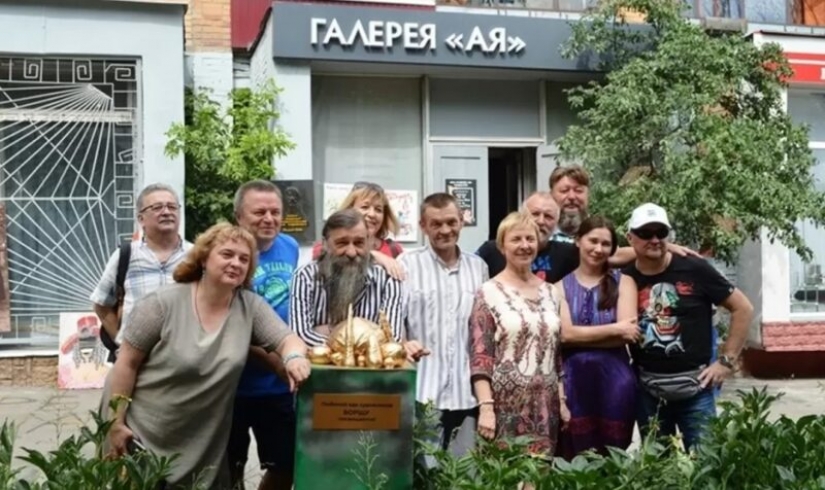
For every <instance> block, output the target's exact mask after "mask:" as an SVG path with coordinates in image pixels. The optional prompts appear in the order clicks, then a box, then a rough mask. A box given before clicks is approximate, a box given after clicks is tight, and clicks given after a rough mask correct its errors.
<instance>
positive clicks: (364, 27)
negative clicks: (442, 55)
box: [310, 17, 526, 54]
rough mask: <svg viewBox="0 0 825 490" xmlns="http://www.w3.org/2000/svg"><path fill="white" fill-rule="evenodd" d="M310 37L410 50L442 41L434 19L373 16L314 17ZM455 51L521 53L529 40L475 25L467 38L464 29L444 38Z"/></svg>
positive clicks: (500, 29)
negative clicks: (350, 19) (348, 21)
mask: <svg viewBox="0 0 825 490" xmlns="http://www.w3.org/2000/svg"><path fill="white" fill-rule="evenodd" d="M310 24H311V25H312V30H311V33H310V39H311V41H310V42H311V43H312V45H313V46H330V45H334V44H337V45H339V46H347V47H349V46H357V45H361V46H364V47H366V48H379V49H382V48H396V47H399V46H400V47H403V48H404V49H408V50H425V51H426V50H429V51H434V50H435V49H436V46H437V45H438V36H437V32H438V26H437V25H436V24H434V23H428V24H420V23H417V22H405V23H403V24H402V23H401V22H395V21H389V22H385V21H381V20H371V21H368V22H366V23H364V22H362V21H361V20H356V21H355V23H354V24H353V25H352V26H351V27H349V28H346V27H341V24H340V23H339V22H338V19H336V18H334V17H333V18H332V19H329V18H321V17H313V18H312V19H311V20H310ZM443 42H444V44H446V45H447V47H448V48H449V49H450V50H452V51H456V50H458V51H465V52H470V51H476V50H477V51H480V52H482V53H490V54H495V53H498V54H511V53H520V52H521V51H523V50H524V48H525V46H526V44H525V43H524V41H523V40H522V39H521V38H519V37H518V36H508V35H507V29H506V28H504V27H494V28H492V29H490V30H489V31H486V32H485V31H484V30H482V29H481V28H480V27H478V26H475V27H473V29H472V30H471V31H470V33H469V35H468V36H467V39H466V41H465V39H464V33H455V32H454V33H450V34H449V35H448V36H446V38H444V39H443Z"/></svg>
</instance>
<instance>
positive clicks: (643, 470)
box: [415, 388, 825, 490]
mask: <svg viewBox="0 0 825 490" xmlns="http://www.w3.org/2000/svg"><path fill="white" fill-rule="evenodd" d="M738 397H739V399H738V401H736V402H722V403H721V407H722V409H723V410H722V413H721V414H720V415H719V416H718V417H717V418H715V419H713V420H712V421H711V422H710V424H709V427H708V430H707V433H706V435H705V437H704V438H703V440H702V444H701V445H700V446H699V449H698V450H697V451H695V452H691V453H685V452H684V450H683V449H682V443H681V440H680V439H679V438H678V437H669V438H663V439H658V438H657V436H656V433H655V429H654V431H653V432H651V434H649V435H648V436H647V437H646V438H645V440H643V441H642V443H641V446H640V447H639V448H638V449H634V450H631V451H623V450H620V449H615V448H612V449H611V450H610V453H609V454H608V455H606V456H602V455H598V454H593V453H586V454H583V455H579V456H577V457H576V458H574V459H573V460H572V461H570V462H567V461H564V460H562V459H559V458H556V459H555V460H554V461H553V462H552V463H546V462H544V461H542V460H539V459H536V458H533V457H530V456H527V455H526V452H527V451H526V448H527V443H528V442H529V441H527V440H525V439H519V440H514V441H509V443H508V444H507V445H506V446H499V445H497V444H491V443H486V442H480V445H479V446H478V447H477V448H476V449H475V450H474V451H473V452H471V453H470V454H468V455H467V456H464V457H461V458H455V457H453V456H451V455H450V454H449V453H447V452H445V451H441V450H440V449H437V448H433V447H431V446H428V445H423V446H422V444H421V441H419V440H417V444H418V445H419V446H420V448H419V451H421V453H422V454H428V455H431V456H432V457H434V458H435V459H436V460H437V461H438V468H437V469H433V470H427V469H424V468H422V467H421V466H419V465H418V463H419V462H420V461H418V460H417V465H416V466H417V468H416V471H417V472H418V473H419V474H420V477H419V478H418V479H417V480H416V484H415V488H416V489H417V490H424V489H427V490H454V489H460V490H511V489H513V488H517V487H518V484H519V483H521V482H526V483H532V484H533V485H534V486H535V488H536V489H537V490H589V489H593V488H609V489H612V490H619V489H622V490H649V489H653V488H656V489H659V488H662V489H664V488H667V489H668V490H723V489H737V490H769V489H770V490H773V489H777V490H778V489H783V490H784V489H791V490H814V489H822V488H825V459H823V458H822V457H821V455H822V454H825V452H824V451H825V415H816V416H814V415H812V416H807V417H802V418H800V419H799V420H797V421H793V420H790V419H788V418H786V417H779V418H778V419H776V420H772V417H770V408H771V405H772V404H773V403H774V402H775V401H776V400H777V399H778V398H779V397H778V396H772V395H768V394H767V392H766V391H765V389H764V388H763V389H762V390H756V389H754V390H752V391H750V392H742V391H740V392H738ZM427 418H429V419H430V420H432V408H429V409H428V411H426V412H425V413H424V414H422V416H421V417H420V418H419V421H418V423H419V424H424V423H425V422H424V420H426V419H427Z"/></svg>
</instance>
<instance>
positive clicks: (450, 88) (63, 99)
mask: <svg viewBox="0 0 825 490" xmlns="http://www.w3.org/2000/svg"><path fill="white" fill-rule="evenodd" d="M691 3H692V5H693V7H694V8H693V10H692V11H690V12H688V15H690V16H691V17H696V18H697V19H699V21H701V22H703V23H705V24H707V25H709V26H715V27H717V28H718V27H720V26H721V27H723V28H730V27H731V26H734V27H737V26H738V27H739V28H743V29H745V30H746V31H747V32H748V33H750V34H751V35H752V38H753V40H754V42H756V43H761V42H779V43H780V44H782V45H783V47H785V49H786V51H787V52H788V53H791V54H792V56H791V61H792V63H793V64H794V67H795V68H796V76H795V78H794V80H793V83H792V86H791V89H790V90H788V92H787V109H788V111H789V113H790V114H791V115H792V116H793V117H794V118H795V119H797V120H798V121H800V122H804V123H807V124H810V125H811V148H812V149H813V151H814V153H815V155H816V156H817V158H818V161H819V162H821V163H819V164H818V166H817V167H816V170H815V171H816V173H817V175H818V176H820V175H822V176H825V166H823V165H825V163H822V162H823V160H822V158H825V155H821V153H822V152H823V151H825V129H824V128H823V122H822V121H823V120H825V118H823V117H822V115H823V110H824V109H825V103H823V102H822V101H823V100H825V99H823V98H822V93H823V92H822V87H823V83H825V76H823V74H825V71H823V67H825V41H823V33H825V31H823V29H821V28H819V27H818V26H819V25H822V24H825V12H823V11H825V6H823V4H825V1H820V0H804V1H803V0H787V1H786V0H775V1H774V0H772V1H765V0H713V1H711V0H691ZM591 4H592V0H371V1H370V2H364V1H360V0H341V1H338V2H290V1H284V2H275V3H271V2H269V1H267V0H188V1H187V0H82V1H77V2H62V1H59V0H32V1H28V2H16V1H11V0H0V32H2V33H3V34H2V35H0V183H1V184H2V185H0V218H2V219H0V265H2V266H3V267H0V270H2V275H0V278H2V280H0V293H2V294H0V384H17V385H31V384H37V385H40V384H46V385H51V384H54V380H55V377H56V370H55V363H56V361H55V358H56V354H57V349H58V329H59V320H60V315H61V313H72V312H74V313H77V312H87V311H90V309H91V305H90V304H89V302H88V297H89V293H90V292H91V289H92V288H93V287H94V284H95V281H96V279H97V277H98V276H99V274H100V272H101V271H102V269H103V265H104V264H105V260H106V258H107V256H108V255H109V253H110V252H111V250H113V249H114V247H115V246H116V244H117V242H118V241H120V240H124V239H128V238H129V237H130V236H132V234H133V233H134V232H135V221H134V218H135V217H134V212H133V211H134V209H133V206H134V198H135V195H136V193H137V192H138V191H139V190H140V188H141V187H142V186H143V185H145V184H146V183H150V182H165V183H168V184H170V185H172V186H173V187H174V188H175V189H177V190H178V191H179V192H180V194H181V197H182V196H183V184H184V167H183V161H182V159H180V158H178V159H170V158H168V157H167V156H166V155H165V153H164V146H165V144H166V136H165V133H166V131H167V130H168V129H169V127H170V126H171V125H172V124H173V123H176V122H181V121H182V120H183V111H184V103H183V102H184V90H183V89H184V87H189V88H193V89H199V88H209V89H211V90H212V91H213V92H214V93H215V94H216V95H217V96H219V97H223V96H224V95H225V94H226V93H228V92H229V90H231V89H232V88H233V87H238V86H260V85H262V84H263V83H265V82H266V81H267V80H270V79H274V80H275V82H276V83H277V84H278V85H279V86H280V87H281V88H282V89H283V92H282V94H281V98H280V101H279V103H280V110H281V119H280V120H279V124H280V125H281V126H282V127H283V128H284V129H285V130H286V132H287V133H289V135H290V137H291V138H292V140H293V141H294V142H295V143H296V145H297V146H296V148H295V149H294V150H293V151H292V152H290V153H289V154H288V155H287V156H286V157H284V158H281V159H279V160H277V161H276V162H275V165H276V169H277V177H278V179H282V180H298V181H300V180H303V181H310V182H311V188H312V190H313V195H314V198H313V201H312V204H311V206H312V208H313V211H314V213H312V214H313V215H314V221H315V223H314V224H315V229H316V230H318V229H320V225H321V223H322V221H323V218H324V216H325V214H326V212H328V211H329V208H330V207H333V206H334V203H335V202H336V199H339V198H340V196H341V193H342V192H345V190H346V189H347V188H348V186H350V185H351V184H352V183H353V182H356V181H359V180H370V181H375V182H377V183H379V184H381V185H382V186H384V187H385V188H386V189H388V190H389V191H391V194H392V195H393V199H394V203H395V204H396V205H398V206H400V207H401V211H402V213H401V214H402V216H401V218H402V222H403V223H404V224H405V227H404V229H403V230H402V233H401V236H400V237H399V240H400V241H401V242H402V244H403V245H404V246H405V247H415V246H418V245H421V244H422V243H423V237H422V236H420V234H419V233H418V231H417V229H416V221H417V203H418V201H420V199H421V198H422V197H423V196H425V195H426V194H428V193H430V192H434V191H439V190H448V189H449V190H451V191H453V192H454V193H456V195H457V196H459V198H460V201H461V203H462V206H463V207H464V208H465V209H466V210H467V213H466V216H465V218H466V220H467V222H468V226H467V228H466V229H465V232H464V233H463V237H462V243H461V245H462V246H463V247H464V248H466V249H475V248H476V247H477V246H478V245H479V244H480V243H481V242H483V241H484V240H486V239H487V238H489V237H490V236H491V234H492V233H493V232H494V231H495V226H496V224H497V223H498V222H499V220H500V219H501V217H503V216H504V215H505V214H506V213H507V212H509V211H510V210H512V209H515V208H516V207H517V205H518V203H519V202H520V201H521V200H522V199H523V197H524V196H525V195H527V194H529V193H530V192H532V191H533V190H536V189H545V188H546V187H547V177H548V175H549V173H550V171H552V169H553V168H554V167H555V166H556V165H557V164H558V159H557V156H558V151H557V149H556V147H555V146H554V141H555V140H556V139H557V138H558V137H559V136H561V135H562V134H564V132H565V131H566V129H567V127H568V126H569V125H570V124H571V123H572V122H574V121H575V114H574V112H573V111H571V110H570V108H569V107H568V104H567V102H566V96H565V92H564V91H565V89H567V88H570V87H572V86H575V85H578V84H581V83H583V82H587V81H589V80H593V79H596V78H598V77H599V76H601V75H600V74H599V73H597V72H595V71H594V70H592V64H591V63H588V62H586V61H585V60H567V59H564V58H562V57H561V56H560V54H559V46H560V45H561V43H563V42H564V41H565V40H566V39H567V38H568V37H569V34H570V26H569V22H570V21H575V20H577V19H578V18H580V16H581V13H582V12H583V11H584V9H585V8H587V7H588V6H589V5H591ZM820 157H821V158H820ZM799 226H800V228H801V229H802V230H803V233H804V234H805V237H806V239H807V240H808V243H809V245H810V247H811V248H812V249H813V250H814V259H813V260H812V261H810V262H807V263H806V262H803V261H802V260H801V259H800V258H799V257H797V256H796V255H795V254H793V253H791V252H790V251H789V250H787V249H785V248H783V247H781V246H779V245H777V244H771V243H770V242H769V241H768V240H767V239H766V240H763V241H760V242H755V243H749V244H747V245H746V246H745V247H744V249H743V253H742V258H741V261H740V264H739V266H738V267H737V268H735V270H732V271H730V272H731V275H732V276H735V277H738V279H739V281H738V282H739V284H740V286H741V287H742V288H743V289H745V290H746V292H747V293H748V295H749V297H750V298H751V299H752V300H753V301H754V303H755V305H756V307H757V312H758V315H757V319H756V321H755V323H754V326H753V328H752V330H751V337H750V341H751V345H752V346H753V347H755V348H756V349H752V350H751V351H750V357H751V358H752V360H753V362H751V363H750V364H752V370H753V371H758V368H759V367H760V366H780V365H782V363H783V362H785V361H783V360H782V359H787V358H792V359H793V360H794V366H795V367H796V368H798V367H799V366H800V365H802V364H804V362H809V363H812V365H817V363H818V365H820V366H825V362H822V360H823V359H822V355H823V354H822V353H823V352H825V307H823V305H825V294H823V293H825V285H823V280H822V274H821V270H822V263H823V260H825V258H824V257H825V256H823V250H824V249H823V247H824V246H825V243H823V242H825V234H823V232H822V230H821V229H818V228H815V227H813V226H811V225H810V224H807V223H800V225H799ZM782 353H790V356H792V357H789V355H785V356H784V357H782V358H777V357H775V355H781V354H782ZM760 356H761V357H760ZM764 356H773V357H768V358H766V357H764ZM777 359H779V360H777ZM803 360H805V361H804V362H802V361H803ZM775 371H776V370H775ZM767 374H770V373H767Z"/></svg>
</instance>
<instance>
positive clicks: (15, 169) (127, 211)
mask: <svg viewBox="0 0 825 490" xmlns="http://www.w3.org/2000/svg"><path fill="white" fill-rule="evenodd" d="M138 86H139V79H138V65H137V63H136V62H135V61H126V60H119V61H118V60H91V59H81V58H77V59H53V58H0V217H2V218H3V220H2V226H0V230H2V233H0V238H2V240H0V265H4V266H7V267H4V268H3V270H2V279H3V280H0V286H2V288H0V290H2V294H0V345H3V344H5V345H9V344H13V345H39V346H45V347H56V346H57V340H58V332H59V322H60V314H61V313H71V312H87V311H90V310H91V308H92V305H91V304H90V301H89V295H90V294H91V292H92V290H93V288H94V287H95V285H96V284H97V280H98V278H99V277H100V275H101V273H102V272H103V268H104V266H105V264H106V261H107V259H108V257H109V254H111V252H112V250H113V249H114V248H115V247H116V246H117V243H118V242H119V240H120V239H122V238H125V237H129V236H131V233H132V230H133V227H134V214H133V213H134V210H133V209H134V208H133V206H134V205H133V199H134V188H133V185H134V164H135V160H136V158H137V155H136V154H137V153H138V150H137V148H138V145H137V144H136V138H135V134H136V132H137V122H136V119H135V116H136V114H135V113H136V110H137V98H138V97H137V95H138V94H137V90H138Z"/></svg>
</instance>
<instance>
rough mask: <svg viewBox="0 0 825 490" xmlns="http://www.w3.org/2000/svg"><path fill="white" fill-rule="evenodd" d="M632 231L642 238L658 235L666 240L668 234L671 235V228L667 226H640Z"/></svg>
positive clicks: (657, 236) (646, 238)
mask: <svg viewBox="0 0 825 490" xmlns="http://www.w3.org/2000/svg"><path fill="white" fill-rule="evenodd" d="M630 231H631V233H633V234H634V235H636V236H637V237H639V238H641V239H642V240H650V239H652V238H653V237H656V238H658V239H659V240H664V239H665V238H667V236H668V235H670V230H669V229H667V228H665V227H657V228H640V229H638V230H630Z"/></svg>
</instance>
